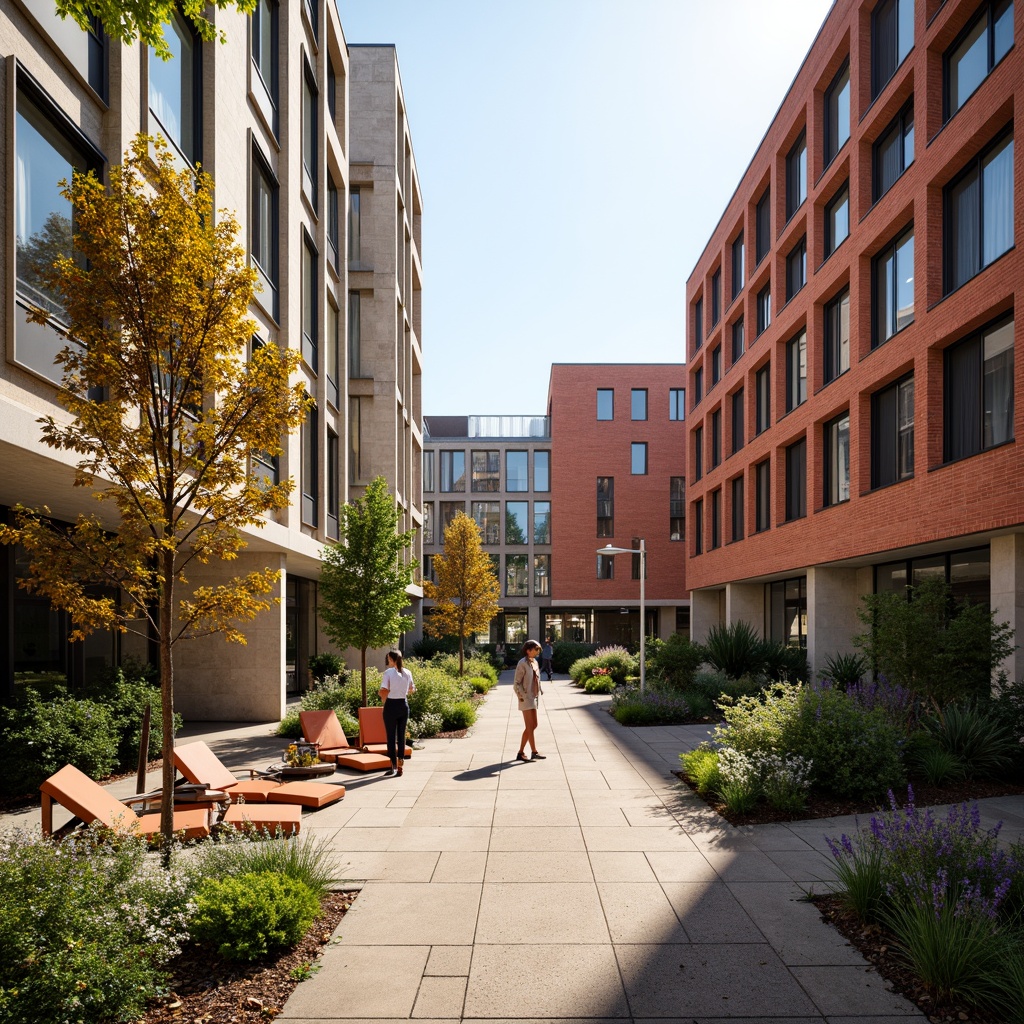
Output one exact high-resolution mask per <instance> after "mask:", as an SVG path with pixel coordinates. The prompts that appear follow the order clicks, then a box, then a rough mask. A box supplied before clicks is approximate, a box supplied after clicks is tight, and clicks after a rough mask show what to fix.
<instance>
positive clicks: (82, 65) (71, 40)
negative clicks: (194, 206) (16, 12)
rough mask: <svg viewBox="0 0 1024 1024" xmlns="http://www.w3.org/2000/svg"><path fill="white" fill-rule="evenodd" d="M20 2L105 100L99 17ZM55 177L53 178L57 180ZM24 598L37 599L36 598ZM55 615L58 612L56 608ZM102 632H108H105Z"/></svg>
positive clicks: (42, 0)
mask: <svg viewBox="0 0 1024 1024" xmlns="http://www.w3.org/2000/svg"><path fill="white" fill-rule="evenodd" d="M23 6H25V7H27V8H28V10H29V12H30V13H31V14H32V15H34V17H35V19H36V21H38V22H39V24H40V25H42V26H43V27H44V31H45V32H46V35H47V36H48V37H49V40H50V43H51V45H52V47H53V49H55V50H58V51H59V52H60V54H61V56H62V57H63V58H64V59H65V60H66V61H67V62H68V63H69V64H70V65H71V66H72V67H73V68H74V69H75V70H76V71H77V72H78V73H79V74H80V75H81V76H82V77H83V78H84V79H86V81H88V83H89V85H90V86H92V88H93V89H94V90H95V91H96V92H97V93H98V94H99V96H100V97H101V98H102V99H103V101H104V103H106V102H107V101H108V100H109V90H108V88H107V77H108V76H107V49H108V43H107V37H106V35H105V33H104V31H103V24H102V22H101V21H100V19H99V18H98V17H97V16H96V15H94V14H92V15H90V14H86V18H87V19H88V21H89V27H88V28H85V29H82V28H80V27H79V26H78V24H77V22H75V20H74V19H73V18H68V19H66V20H60V19H58V18H55V17H54V13H55V12H54V5H53V2H52V0H23ZM56 180H57V179H54V181H55V182H56ZM27 600H40V599H39V598H35V599H27ZM53 614H54V615H56V614H58V613H56V612H54V613H53ZM104 635H105V636H107V635H109V634H104Z"/></svg>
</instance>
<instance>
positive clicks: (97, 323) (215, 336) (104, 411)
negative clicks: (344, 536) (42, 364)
mask: <svg viewBox="0 0 1024 1024" xmlns="http://www.w3.org/2000/svg"><path fill="white" fill-rule="evenodd" d="M60 187H61V191H62V194H63V195H64V196H65V198H67V199H69V200H70V201H71V204H72V207H73V209H74V211H75V235H74V252H73V253H65V254H63V255H61V256H59V257H58V258H57V259H56V260H53V259H52V257H51V259H50V261H49V262H48V264H47V263H44V264H43V265H41V266H39V267H36V268H35V272H36V274H37V275H38V277H39V279H40V280H41V281H43V282H44V283H45V285H46V286H47V288H48V290H49V293H50V294H53V295H57V296H59V297H60V299H61V301H62V303H63V307H64V316H63V317H62V324H59V323H57V322H56V321H54V320H53V318H52V313H51V311H49V310H45V309H42V308H40V309H36V310H35V311H34V312H33V313H32V314H31V318H32V319H34V320H35V321H36V322H37V323H49V324H50V325H51V326H53V327H55V328H56V329H59V330H61V331H62V332H63V333H64V335H65V338H66V341H67V344H66V347H65V348H64V350H63V351H62V353H61V354H60V356H58V363H59V364H61V365H62V367H63V382H62V384H61V386H60V388H59V390H58V398H59V400H60V402H61V404H62V405H63V406H64V407H65V409H66V410H67V413H68V415H62V416H47V417H44V418H43V419H41V420H40V421H39V422H40V423H41V424H42V440H43V442H44V443H45V444H47V445H49V446H50V447H51V448H55V449H58V450H61V451H66V452H72V453H74V455H75V456H77V460H78V461H77V469H76V472H75V478H74V483H75V486H78V487H86V488H91V489H92V491H93V496H94V497H95V498H96V499H97V502H98V503H99V506H100V509H99V511H98V512H97V513H96V514H91V515H81V516H80V517H79V518H78V520H77V522H75V523H74V524H72V525H65V524H61V523H57V522H54V521H53V520H52V519H51V518H50V516H49V509H47V508H42V509H37V510H34V509H27V508H24V507H20V508H18V509H16V510H15V512H16V514H15V519H14V525H13V526H9V527H0V542H4V543H8V544H11V543H19V544H21V545H22V546H23V547H24V548H25V549H27V551H28V553H29V555H30V575H29V576H28V577H27V578H26V579H24V580H20V581H19V583H20V585H21V586H23V587H24V588H25V589H27V590H29V591H31V592H33V593H36V594H40V595H42V596H44V597H47V598H49V600H50V602H51V603H52V604H53V605H54V607H56V608H59V609H63V610H65V611H67V612H69V613H70V616H71V620H72V622H73V624H74V632H73V634H72V639H81V638H82V637H84V636H85V635H86V634H87V633H89V632H91V631H93V630H104V629H108V630H118V631H120V632H141V633H142V634H143V635H148V634H150V633H151V634H152V635H154V636H155V637H156V639H157V643H158V646H159V651H160V664H159V670H160V686H161V717H162V722H163V793H164V799H163V804H162V808H161V815H162V816H161V832H162V834H163V836H164V838H165V839H168V840H169V839H170V838H171V835H172V830H171V822H172V813H173V783H174V759H173V749H174V748H173V743H174V739H173V737H174V729H173V722H174V658H173V652H174V647H175V645H176V644H177V643H178V642H180V641H182V640H186V639H190V638H194V637H199V636H207V635H210V634H214V633H220V634H222V635H223V636H224V637H225V638H226V639H227V640H229V641H234V642H236V643H245V635H244V633H243V632H242V631H241V629H240V628H239V627H240V624H241V623H244V622H246V621H249V620H252V619H253V618H254V617H255V616H256V615H257V614H258V613H259V612H261V611H263V610H266V609H268V608H269V607H270V604H271V602H270V600H269V599H268V597H267V595H268V594H269V593H270V592H271V590H272V589H273V587H274V585H275V583H276V581H277V579H278V576H279V573H278V572H277V571H274V570H270V569H267V570H264V571H260V572H252V573H249V574H247V575H244V576H236V577H229V576H227V574H225V579H224V581H223V583H221V585H219V586H190V585H189V580H188V571H189V567H190V565H193V564H194V563H207V562H210V561H213V560H223V561H230V560H232V559H234V558H235V557H236V556H237V555H238V552H239V551H240V550H241V549H242V548H243V547H244V546H245V540H244V538H243V537H242V535H241V533H240V532H239V531H240V530H241V529H242V528H244V527H252V526H260V525H261V524H262V523H263V522H264V516H265V515H266V514H267V513H269V512H272V511H274V510H275V509H281V508H284V507H286V506H287V504H288V501H289V492H290V490H291V486H292V483H291V481H290V480H286V481H283V482H280V483H273V482H272V481H270V480H269V479H267V478H265V477H263V476H262V475H258V474H257V473H256V472H255V467H256V466H257V465H258V463H257V462H256V461H255V457H256V456H257V455H260V454H263V455H264V456H266V455H271V456H272V455H276V454H278V453H280V452H281V450H282V444H283V438H284V436H286V435H287V434H288V433H289V432H290V431H292V430H294V429H295V428H296V427H298V425H299V424H300V422H301V421H302V419H303V417H304V415H305V411H306V408H307V404H308V399H307V397H306V394H305V391H304V389H303V387H302V386H301V385H300V384H293V383H291V378H292V375H293V372H294V371H295V370H296V368H297V366H298V356H297V355H296V353H295V352H294V351H292V350H288V349H279V348H278V347H277V346H276V345H264V346H262V347H259V348H256V349H255V350H254V351H253V352H252V353H251V355H249V351H248V350H249V343H250V341H251V340H252V338H253V333H254V331H255V324H254V322H253V321H252V319H251V318H250V316H249V306H250V302H251V301H252V297H253V289H254V287H255V281H256V277H255V272H254V271H253V269H252V268H251V267H250V265H249V261H248V260H247V258H246V253H245V250H244V248H243V247H242V246H241V245H239V244H238V241H237V237H238V233H239V225H238V222H237V221H236V219H235V217H234V216H233V215H232V214H231V213H229V212H227V211H224V210H216V211H215V209H214V205H213V198H214V196H213V188H214V186H213V180H212V179H211V178H210V176H209V175H207V174H205V173H202V172H201V171H195V170H193V169H191V168H184V169H178V168H177V167H176V165H175V160H174V158H173V157H172V155H171V154H170V152H169V151H168V149H167V147H166V144H164V143H162V142H160V141H159V140H153V139H150V138H147V137H145V136H139V137H137V138H136V139H135V141H134V142H133V143H132V146H131V148H130V150H129V152H128V153H127V154H126V157H125V161H124V164H123V165H122V166H120V167H113V168H111V171H110V186H109V189H107V188H104V187H103V185H102V184H101V183H100V182H99V181H98V180H97V179H96V178H95V177H94V176H93V175H92V174H87V175H82V174H78V173H76V174H75V175H74V178H73V180H72V181H71V182H70V183H69V182H66V181H64V182H61V183H60ZM247 355H248V356H249V357H248V358H247ZM69 483H70V481H69Z"/></svg>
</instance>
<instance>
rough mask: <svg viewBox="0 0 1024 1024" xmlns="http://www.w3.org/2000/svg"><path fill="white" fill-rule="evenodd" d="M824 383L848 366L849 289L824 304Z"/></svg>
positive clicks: (841, 372)
mask: <svg viewBox="0 0 1024 1024" xmlns="http://www.w3.org/2000/svg"><path fill="white" fill-rule="evenodd" d="M824 349H825V367H824V369H825V383H826V384H828V383H829V382H830V381H833V380H835V379H836V377H838V376H839V375H840V374H843V373H846V371H847V370H848V369H849V368H850V289H849V288H844V289H843V290H842V291H841V292H840V293H839V294H838V295H837V296H836V297H835V298H834V299H833V300H832V301H831V302H829V303H827V304H826V305H825V345H824Z"/></svg>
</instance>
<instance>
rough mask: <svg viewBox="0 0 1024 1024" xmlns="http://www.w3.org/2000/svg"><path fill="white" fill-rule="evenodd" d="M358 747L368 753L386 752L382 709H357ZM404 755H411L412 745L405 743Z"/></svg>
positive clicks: (386, 736) (386, 735)
mask: <svg viewBox="0 0 1024 1024" xmlns="http://www.w3.org/2000/svg"><path fill="white" fill-rule="evenodd" d="M359 749H360V750H365V751H366V752H367V753H368V754H386V753H387V752H388V734H387V730H386V729H385V728H384V709H383V708H381V707H376V708H360V709H359ZM403 756H404V757H412V747H410V746H409V744H408V743H407V744H406V745H405V754H404V755H403Z"/></svg>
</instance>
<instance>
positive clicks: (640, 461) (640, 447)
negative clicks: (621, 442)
mask: <svg viewBox="0 0 1024 1024" xmlns="http://www.w3.org/2000/svg"><path fill="white" fill-rule="evenodd" d="M629 466H630V472H631V473H632V474H633V476H645V475H646V473H647V442H646V441H634V442H633V443H632V444H631V445H630V446H629Z"/></svg>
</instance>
